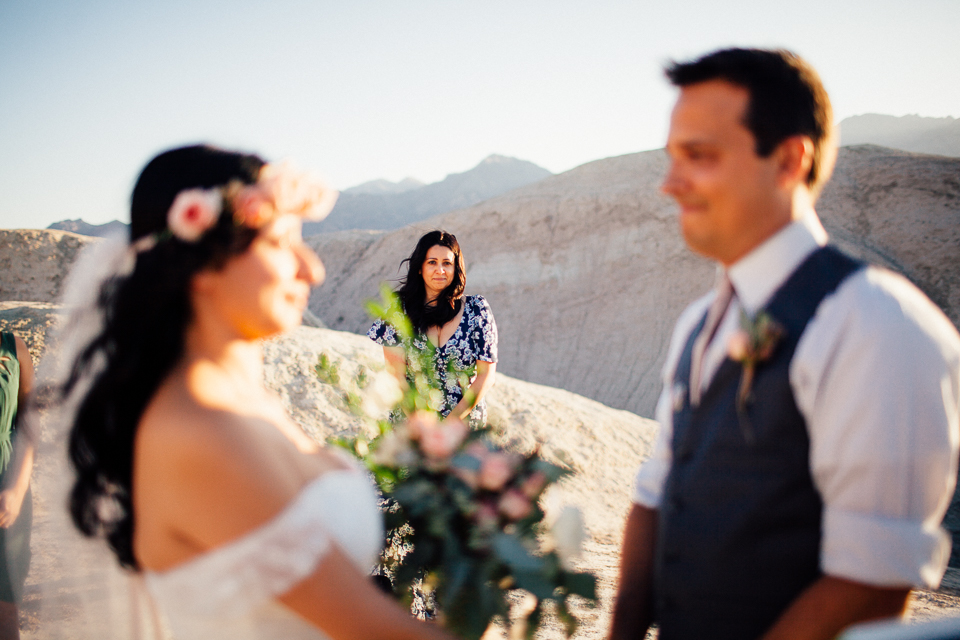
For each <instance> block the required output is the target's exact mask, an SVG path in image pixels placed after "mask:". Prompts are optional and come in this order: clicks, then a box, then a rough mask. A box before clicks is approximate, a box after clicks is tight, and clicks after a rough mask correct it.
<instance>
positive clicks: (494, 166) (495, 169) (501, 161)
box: [47, 154, 553, 238]
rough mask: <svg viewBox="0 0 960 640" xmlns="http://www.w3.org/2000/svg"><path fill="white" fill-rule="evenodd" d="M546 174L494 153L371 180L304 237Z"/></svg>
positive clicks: (86, 227) (413, 212)
mask: <svg viewBox="0 0 960 640" xmlns="http://www.w3.org/2000/svg"><path fill="white" fill-rule="evenodd" d="M550 175H553V174H551V173H550V172H549V171H547V170H546V169H544V168H543V167H539V166H537V165H535V164H534V163H532V162H528V161H526V160H518V159H516V158H508V157H506V156H500V155H496V154H494V155H491V156H488V157H487V158H486V159H484V160H483V161H482V162H481V163H480V164H478V165H477V166H476V167H474V168H472V169H470V170H469V171H464V172H462V173H451V174H450V175H448V176H447V177H446V178H444V179H443V180H441V181H439V182H434V183H432V184H424V183H423V182H420V181H419V180H417V179H416V178H404V179H403V180H401V181H400V182H390V181H389V180H383V179H379V180H370V181H369V182H364V183H363V184H359V185H357V186H355V187H350V188H348V189H344V190H343V191H342V192H341V193H340V197H339V198H338V199H337V204H336V206H334V208H333V211H331V212H330V215H329V216H327V218H326V219H325V220H322V221H320V222H308V223H306V224H304V225H303V235H304V236H310V235H315V234H318V233H328V232H331V231H343V230H347V229H398V228H400V227H402V226H404V225H408V224H412V223H415V222H418V221H420V220H423V219H424V218H429V217H431V216H435V215H437V214H440V213H446V212H447V211H453V210H455V209H462V208H463V207H469V206H471V205H474V204H477V203H478V202H482V201H484V200H486V199H488V198H492V197H494V196H498V195H500V194H502V193H506V192H507V191H510V190H511V189H515V188H517V187H522V186H525V185H528V184H530V183H532V182H536V181H538V180H542V179H543V178H546V177H548V176H550ZM47 228H48V229H55V230H59V231H70V232H72V233H79V234H81V235H85V236H94V237H101V238H103V237H107V236H110V235H115V234H116V233H118V232H123V231H126V229H127V228H128V227H127V225H126V224H124V223H122V222H119V221H117V220H113V221H111V222H108V223H106V224H89V223H87V222H84V221H83V220H79V219H78V220H63V221H61V222H54V223H53V224H51V225H50V226H49V227H47Z"/></svg>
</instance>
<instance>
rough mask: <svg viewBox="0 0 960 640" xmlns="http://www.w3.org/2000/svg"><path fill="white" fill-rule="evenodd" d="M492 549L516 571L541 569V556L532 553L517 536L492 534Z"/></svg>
mask: <svg viewBox="0 0 960 640" xmlns="http://www.w3.org/2000/svg"><path fill="white" fill-rule="evenodd" d="M492 542H493V550H494V551H495V552H496V554H497V556H499V558H500V559H501V560H503V562H505V563H506V564H508V565H510V567H511V568H513V569H514V570H516V571H542V570H543V567H544V563H543V558H539V557H537V556H534V555H532V554H531V553H530V552H529V551H528V550H527V548H526V547H525V546H523V543H522V542H521V541H520V539H519V538H517V537H516V536H512V535H510V534H508V533H498V534H496V535H494V536H493V540H492Z"/></svg>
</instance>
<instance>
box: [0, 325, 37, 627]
mask: <svg viewBox="0 0 960 640" xmlns="http://www.w3.org/2000/svg"><path fill="white" fill-rule="evenodd" d="M33 381H34V374H33V361H32V360H31V359H30V352H29V351H28V350H27V345H26V344H25V343H24V342H23V340H22V339H20V338H19V337H17V336H15V335H14V334H12V333H9V332H2V333H0V550H2V551H3V553H0V640H9V639H11V638H19V637H20V621H19V612H18V610H17V606H18V603H19V602H20V598H21V597H22V595H23V584H24V582H25V581H26V579H27V571H28V569H29V568H30V525H31V521H32V520H33V506H32V501H31V496H30V474H31V473H32V472H33V458H34V453H35V450H36V443H35V441H34V438H33V433H32V432H31V430H30V429H29V428H28V427H27V424H26V423H25V422H24V421H23V420H18V417H22V416H23V414H24V411H23V408H24V407H25V406H26V399H27V396H28V395H29V393H30V391H31V390H32V388H33Z"/></svg>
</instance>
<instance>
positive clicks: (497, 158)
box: [480, 153, 526, 164]
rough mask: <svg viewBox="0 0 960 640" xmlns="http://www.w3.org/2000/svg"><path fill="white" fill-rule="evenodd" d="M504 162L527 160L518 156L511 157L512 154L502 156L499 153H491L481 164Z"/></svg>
mask: <svg viewBox="0 0 960 640" xmlns="http://www.w3.org/2000/svg"><path fill="white" fill-rule="evenodd" d="M503 162H526V161H525V160H520V159H518V158H511V157H510V156H502V155H500V154H499V153H491V154H490V155H488V156H487V157H486V158H484V159H483V160H482V161H481V162H480V164H500V163H503Z"/></svg>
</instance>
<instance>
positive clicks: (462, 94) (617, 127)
mask: <svg viewBox="0 0 960 640" xmlns="http://www.w3.org/2000/svg"><path fill="white" fill-rule="evenodd" d="M958 33H960V0H912V1H910V2H907V1H906V0H897V1H896V2H893V1H887V0H870V1H859V0H858V1H852V0H851V1H846V0H807V1H805V2H802V3H801V2H793V3H787V2H771V1H770V0H761V1H741V2H723V1H719V0H708V1H703V0H696V1H695V0H669V1H665V0H661V1H659V2H647V1H645V0H632V1H619V0H610V1H607V0H592V1H591V2H586V1H579V2H574V1H570V0H544V1H540V0H531V1H526V0H509V1H501V0H484V1H483V2H475V1H469V2H468V1H458V0H436V1H428V0H422V1H421V0H408V1H404V0H392V1H380V0H339V1H338V2H332V1H327V0H313V1H307V0H270V1H269V2H266V1H263V2H252V1H247V0H166V1H164V2H143V1H137V0H83V1H82V2H77V1H76V0H69V1H67V0H60V1H54V0H35V1H34V0H31V1H27V0H0V197H2V199H0V228H44V227H46V226H48V225H49V224H51V223H53V222H56V221H59V220H66V219H75V218H82V219H84V220H86V221H87V222H91V223H103V222H107V221H109V220H113V219H119V220H122V221H127V220H128V219H129V215H128V213H127V207H128V202H129V194H130V191H131V189H132V186H133V183H134V181H135V180H136V176H137V174H138V173H139V171H140V169H141V168H142V167H143V165H144V164H145V163H146V162H147V161H148V160H149V159H150V158H151V157H153V156H154V155H155V154H156V153H158V152H160V151H163V150H165V149H169V148H172V147H175V146H179V145H182V144H188V143H194V142H201V141H202V142H211V143H214V144H217V145H220V146H224V147H227V148H235V149H242V150H245V151H254V152H257V153H259V154H261V155H262V156H264V157H265V158H267V159H273V160H280V159H285V158H291V159H293V160H295V161H296V162H297V163H298V164H299V165H301V166H303V167H305V168H309V169H311V170H315V171H316V172H318V173H319V174H321V175H323V176H325V177H326V178H327V180H328V181H329V182H330V183H331V184H332V185H333V186H335V187H337V188H340V189H342V188H346V187H350V186H354V185H357V184H360V183H362V182H365V181H367V180H372V179H377V178H386V179H388V180H392V181H398V180H401V179H403V178H405V177H408V176H410V177H414V178H417V179H419V180H421V181H424V182H435V181H437V180H441V179H443V178H444V177H445V176H446V175H447V174H450V173H459V172H462V171H466V170H468V169H470V168H472V167H473V166H475V165H476V164H478V163H479V162H480V161H481V160H483V159H484V158H485V157H486V156H488V155H490V154H493V153H497V154H502V155H507V156H513V157H517V158H521V159H524V160H529V161H531V162H534V163H536V164H538V165H540V166H542V167H545V168H546V169H549V170H550V171H552V172H554V173H559V172H562V171H566V170H569V169H572V168H574V167H576V166H579V165H581V164H583V163H585V162H589V161H592V160H597V159H600V158H606V157H611V156H617V155H622V154H625V153H633V152H636V151H643V150H648V149H655V148H660V147H662V146H663V142H664V139H665V137H666V132H667V123H668V118H669V113H670V109H671V106H672V103H673V100H674V99H675V90H674V89H672V88H671V87H670V86H669V85H668V84H667V83H666V81H665V80H664V79H663V74H662V68H663V65H664V63H665V62H667V61H669V60H685V59H689V58H692V57H696V56H698V55H701V54H703V53H705V52H708V51H710V50H712V49H716V48H719V47H725V46H756V47H786V48H788V49H791V50H793V51H795V52H797V53H799V54H800V55H801V56H803V57H804V58H806V59H807V60H808V61H810V62H811V63H812V64H813V65H814V66H815V67H816V68H817V69H818V71H819V73H820V75H821V77H822V78H823V81H824V83H825V85H826V87H827V90H828V91H829V93H830V95H831V98H832V100H833V104H834V111H835V113H836V117H837V120H838V121H839V120H842V119H843V118H846V117H848V116H852V115H859V114H863V113H883V114H889V115H895V116H902V115H907V114H919V115H921V116H932V117H944V116H953V117H958V116H960V37H958V35H957V34H958Z"/></svg>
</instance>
